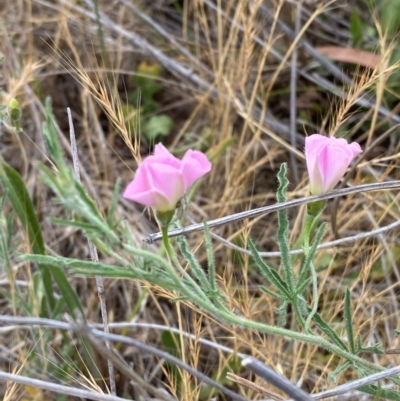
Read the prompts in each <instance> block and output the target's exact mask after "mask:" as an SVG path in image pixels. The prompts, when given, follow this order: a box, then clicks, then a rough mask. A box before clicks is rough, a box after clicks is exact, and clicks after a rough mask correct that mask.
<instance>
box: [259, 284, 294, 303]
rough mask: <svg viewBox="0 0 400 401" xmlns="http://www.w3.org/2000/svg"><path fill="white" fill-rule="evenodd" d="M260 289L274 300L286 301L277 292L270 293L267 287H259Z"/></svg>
mask: <svg viewBox="0 0 400 401" xmlns="http://www.w3.org/2000/svg"><path fill="white" fill-rule="evenodd" d="M260 289H261V290H262V291H264V292H265V293H266V294H268V295H270V296H271V297H273V298H275V299H279V300H281V301H288V299H287V298H286V297H285V296H283V295H280V294H278V293H277V292H274V291H271V290H269V289H268V288H267V287H264V286H261V287H260Z"/></svg>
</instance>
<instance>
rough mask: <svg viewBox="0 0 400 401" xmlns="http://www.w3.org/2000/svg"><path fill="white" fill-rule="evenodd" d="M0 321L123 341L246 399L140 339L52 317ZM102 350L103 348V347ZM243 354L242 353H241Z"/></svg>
mask: <svg viewBox="0 0 400 401" xmlns="http://www.w3.org/2000/svg"><path fill="white" fill-rule="evenodd" d="M0 322H2V323H12V324H23V325H27V328H29V329H32V326H44V327H51V328H56V329H59V330H71V331H75V332H78V333H83V334H86V335H88V334H90V335H91V336H94V337H95V338H96V339H98V340H102V341H110V342H111V341H112V342H117V343H123V344H127V345H130V346H132V347H135V348H137V349H138V350H140V351H141V352H144V353H145V354H148V355H154V356H156V357H158V358H160V359H164V360H166V361H168V362H170V363H171V364H174V365H176V366H178V367H179V368H181V369H184V370H186V371H187V372H188V373H190V374H191V375H192V376H194V377H196V378H197V379H198V380H200V381H202V382H204V383H206V384H208V385H210V386H212V387H215V388H216V389H218V390H219V391H221V392H222V393H223V394H225V395H227V396H229V397H230V398H232V399H235V400H239V401H248V400H247V399H246V398H245V397H242V396H241V395H239V394H236V393H235V392H233V391H232V390H229V389H227V388H226V387H224V386H222V385H221V384H219V383H217V382H215V381H214V380H212V379H210V378H209V377H208V376H206V375H205V374H203V373H201V372H199V371H198V370H196V369H195V368H193V367H191V366H190V365H188V364H187V363H185V362H183V361H181V360H180V359H179V358H177V357H175V356H173V355H171V354H169V353H168V352H165V351H161V350H159V349H158V348H156V347H153V346H151V345H149V344H145V343H143V342H141V341H138V340H135V339H133V338H130V337H126V336H122V335H118V334H111V333H105V332H104V331H101V330H97V329H94V328H93V327H91V326H90V325H86V326H82V325H78V324H75V323H72V324H70V323H65V322H60V321H57V320H52V319H45V318H31V317H27V318H20V317H15V316H4V315H0ZM29 326H30V327H29ZM103 350H104V349H103ZM241 355H243V354H241Z"/></svg>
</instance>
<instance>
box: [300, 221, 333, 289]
mask: <svg viewBox="0 0 400 401" xmlns="http://www.w3.org/2000/svg"><path fill="white" fill-rule="evenodd" d="M325 228H326V223H323V224H321V226H320V227H319V228H318V231H317V234H316V235H315V240H314V242H313V244H312V246H311V248H310V250H309V252H308V255H307V256H306V257H305V259H304V262H303V265H302V267H301V269H300V274H299V280H298V284H297V288H296V292H297V293H298V294H301V293H302V291H299V286H302V283H303V282H304V280H306V278H307V275H308V272H309V271H310V264H311V262H312V261H313V260H314V255H315V252H316V251H317V247H318V245H319V244H320V242H321V240H322V238H323V236H324V233H325Z"/></svg>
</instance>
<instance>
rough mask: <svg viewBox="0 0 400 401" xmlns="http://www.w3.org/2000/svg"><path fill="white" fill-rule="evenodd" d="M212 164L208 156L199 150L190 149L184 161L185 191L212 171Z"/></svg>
mask: <svg viewBox="0 0 400 401" xmlns="http://www.w3.org/2000/svg"><path fill="white" fill-rule="evenodd" d="M211 166H212V164H211V163H210V161H209V160H208V159H207V156H206V155H205V154H204V153H202V152H199V151H198V150H192V149H189V150H188V151H187V152H186V153H185V155H184V156H183V159H182V175H183V179H184V182H185V191H187V190H188V189H189V188H190V187H191V186H192V184H193V183H194V182H195V181H196V180H197V179H199V178H200V177H202V176H203V175H205V174H207V173H208V172H209V171H210V170H211Z"/></svg>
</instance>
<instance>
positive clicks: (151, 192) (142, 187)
mask: <svg viewBox="0 0 400 401" xmlns="http://www.w3.org/2000/svg"><path fill="white" fill-rule="evenodd" d="M184 192H185V188H184V181H183V178H182V174H181V172H180V171H179V170H177V169H175V168H173V167H171V166H168V165H162V164H157V163H152V164H149V163H142V164H140V165H139V168H138V170H137V172H136V174H135V177H134V179H133V181H132V182H131V183H130V184H129V185H128V187H127V188H126V190H125V192H124V194H123V196H124V197H125V198H127V199H130V200H133V201H135V202H138V203H141V204H142V205H145V206H149V207H154V208H155V209H157V210H158V211H161V212H164V211H169V210H173V209H174V208H175V206H176V203H177V202H178V200H179V199H180V198H181V197H182V196H183V195H184Z"/></svg>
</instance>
